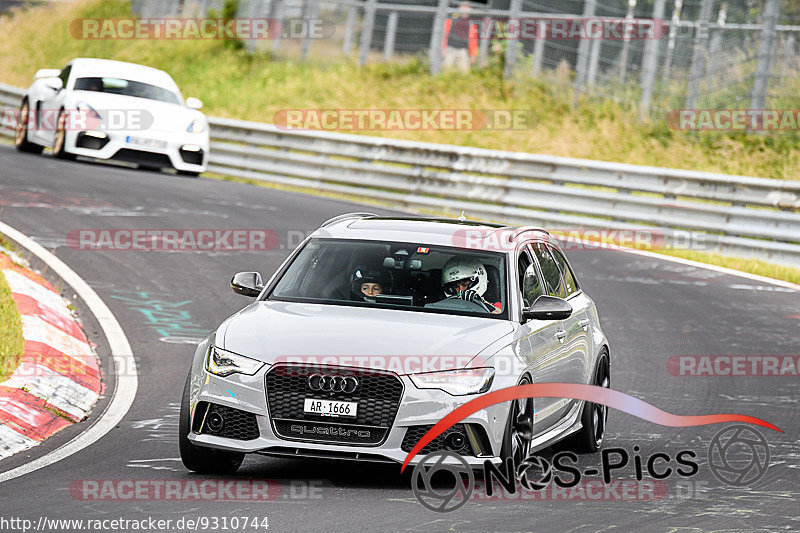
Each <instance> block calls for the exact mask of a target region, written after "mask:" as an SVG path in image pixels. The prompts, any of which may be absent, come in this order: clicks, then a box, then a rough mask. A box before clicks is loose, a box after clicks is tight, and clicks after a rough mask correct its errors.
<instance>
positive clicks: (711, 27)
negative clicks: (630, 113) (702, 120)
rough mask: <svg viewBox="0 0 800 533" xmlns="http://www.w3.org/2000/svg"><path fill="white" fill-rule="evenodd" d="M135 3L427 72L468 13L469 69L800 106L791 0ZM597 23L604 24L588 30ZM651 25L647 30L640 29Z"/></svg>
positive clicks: (264, 42)
mask: <svg viewBox="0 0 800 533" xmlns="http://www.w3.org/2000/svg"><path fill="white" fill-rule="evenodd" d="M466 6H468V8H467V7H466ZM133 8H134V11H135V13H136V14H137V15H138V16H139V17H141V18H169V17H203V16H223V14H224V13H226V12H228V13H230V12H233V13H235V17H236V18H268V19H273V20H277V21H279V22H280V23H281V24H282V26H283V27H284V31H283V32H282V33H280V34H276V35H272V36H270V38H269V39H256V38H249V39H246V40H245V42H244V45H245V46H246V48H247V49H248V50H250V51H253V52H256V51H270V52H273V53H276V52H279V53H281V54H282V55H286V56H291V57H296V58H298V59H301V60H305V59H308V58H314V59H315V60H317V59H319V58H329V59H330V58H337V57H340V56H350V57H353V58H354V59H356V60H357V61H359V62H360V63H361V64H365V63H366V62H368V61H381V60H382V61H388V60H398V59H401V58H402V57H403V56H422V57H424V58H425V60H426V61H428V62H429V64H430V69H431V72H432V73H434V74H436V73H439V72H440V71H441V70H442V68H443V66H444V65H445V64H446V63H447V62H446V61H443V59H444V58H446V53H447V52H446V50H447V47H446V46H445V42H446V39H448V38H449V39H450V40H451V41H454V40H456V39H458V38H459V35H458V30H457V28H456V26H457V24H456V22H455V21H456V20H457V18H456V17H458V16H459V14H460V13H465V12H466V14H463V15H462V17H463V18H464V19H467V20H468V23H467V24H468V27H469V28H470V29H469V30H464V26H463V25H461V35H460V37H462V39H461V40H462V41H467V44H466V46H468V48H469V55H470V64H471V65H472V66H471V67H470V68H486V67H487V65H498V64H499V65H501V67H502V71H503V73H504V75H505V76H507V77H511V76H515V75H518V74H520V73H526V74H529V75H531V76H534V77H540V78H544V79H551V78H557V79H558V80H560V81H561V82H566V83H568V84H569V83H571V84H572V86H573V88H574V90H575V91H576V93H582V94H590V95H595V96H598V97H602V98H608V99H612V100H614V101H617V102H620V103H622V104H625V105H631V106H638V108H639V109H640V111H641V113H642V115H647V114H657V115H659V116H664V115H665V114H667V113H669V112H675V111H676V110H698V109H699V110H720V109H727V110H753V109H755V110H765V109H798V108H800V2H798V1H797V0H487V1H486V2H458V3H454V2H451V1H449V0H417V1H412V0H392V1H391V2H383V1H381V2H379V1H377V0H329V1H324V0H238V1H236V0H133ZM226 9H227V11H226ZM467 9H469V11H467ZM310 21H316V22H317V23H319V24H321V25H322V27H324V28H325V29H326V31H323V32H322V33H321V34H320V35H321V36H322V37H320V36H319V35H317V36H315V35H312V33H313V32H311V31H309V30H308V27H305V30H303V28H304V24H305V25H307V24H308V23H310ZM448 21H449V22H448ZM643 21H646V23H645V22H643ZM592 24H597V25H598V26H597V27H602V28H604V30H603V31H602V32H599V33H594V34H593V33H592V32H591V31H590V29H591V28H593V26H592ZM559 25H561V26H559ZM522 26H524V27H526V28H529V29H532V30H533V31H531V32H528V34H525V33H524V32H523V31H520V30H519V28H520V27H522ZM565 26H566V28H567V30H566V31H567V33H566V34H565V33H563V32H561V33H559V31H558V29H559V28H562V29H563V27H565ZM648 27H649V28H651V29H653V32H652V33H651V34H650V35H652V38H647V32H644V34H645V38H642V36H641V35H642V34H643V32H641V31H638V30H639V29H641V28H645V29H646V28H648ZM292 28H294V30H292V31H289V32H288V33H290V35H288V37H287V30H291V29H292ZM515 28H516V30H515ZM609 28H611V31H608V29H609ZM454 29H455V31H454ZM620 29H622V30H631V29H632V30H634V31H627V32H626V31H622V32H620V31H619V30H620ZM304 31H305V32H304ZM515 31H516V33H515ZM620 33H621V35H620ZM626 35H633V36H630V37H626ZM798 126H800V125H798ZM794 129H797V128H796V127H795V128H794Z"/></svg>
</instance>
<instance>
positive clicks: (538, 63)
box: [532, 21, 547, 76]
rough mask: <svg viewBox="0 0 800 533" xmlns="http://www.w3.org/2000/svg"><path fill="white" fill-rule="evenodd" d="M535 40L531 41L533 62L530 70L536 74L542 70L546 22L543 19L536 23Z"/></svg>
mask: <svg viewBox="0 0 800 533" xmlns="http://www.w3.org/2000/svg"><path fill="white" fill-rule="evenodd" d="M536 27H537V30H536V42H535V43H533V62H532V63H533V64H532V72H533V75H534V76H538V75H539V74H541V72H542V60H543V59H544V45H545V44H546V43H547V24H546V23H545V22H544V21H538V22H537V23H536Z"/></svg>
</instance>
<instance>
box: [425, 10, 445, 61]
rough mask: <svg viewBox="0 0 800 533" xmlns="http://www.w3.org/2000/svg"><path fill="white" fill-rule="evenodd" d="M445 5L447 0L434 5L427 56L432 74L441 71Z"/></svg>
mask: <svg viewBox="0 0 800 533" xmlns="http://www.w3.org/2000/svg"><path fill="white" fill-rule="evenodd" d="M447 6H448V0H439V4H438V5H437V6H436V15H435V16H434V17H433V27H432V28H431V44H430V49H429V50H428V57H429V58H430V62H431V74H433V75H434V76H436V75H438V74H440V73H441V72H442V46H443V44H444V21H445V19H446V18H447Z"/></svg>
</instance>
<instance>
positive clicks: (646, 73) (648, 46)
mask: <svg viewBox="0 0 800 533" xmlns="http://www.w3.org/2000/svg"><path fill="white" fill-rule="evenodd" d="M665 3H666V2H665V0H656V2H655V4H654V5H653V20H654V21H655V20H659V21H663V20H664V4H665ZM653 30H654V31H655V26H653ZM658 43H659V40H658V39H656V38H655V35H654V36H653V38H652V39H650V40H648V41H647V42H646V43H645V45H644V56H643V57H642V76H641V80H640V81H639V83H640V84H641V86H642V97H641V99H640V100H639V119H640V120H644V118H645V117H646V116H647V115H648V114H649V113H650V101H651V100H652V98H653V88H654V87H655V83H656V63H657V61H658Z"/></svg>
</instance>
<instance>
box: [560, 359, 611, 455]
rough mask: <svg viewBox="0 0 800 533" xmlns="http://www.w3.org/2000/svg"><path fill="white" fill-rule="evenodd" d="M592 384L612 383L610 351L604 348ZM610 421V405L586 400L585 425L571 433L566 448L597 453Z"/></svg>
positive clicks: (584, 405)
mask: <svg viewBox="0 0 800 533" xmlns="http://www.w3.org/2000/svg"><path fill="white" fill-rule="evenodd" d="M592 385H596V386H598V387H605V388H608V387H609V386H610V385H611V367H610V364H609V358H608V353H607V352H606V351H605V350H604V351H603V352H602V353H601V354H600V357H599V359H598V361H597V368H595V371H594V376H593V378H592ZM607 421H608V407H606V406H605V405H600V404H596V403H592V402H584V404H583V414H582V415H581V423H582V424H583V427H582V428H581V430H580V431H579V432H578V433H575V434H574V435H571V436H570V437H569V438H568V439H567V440H566V441H565V442H564V444H565V448H567V449H569V450H571V451H575V452H579V453H595V452H597V451H598V450H599V449H600V447H601V446H602V445H603V438H604V437H605V433H606V422H607Z"/></svg>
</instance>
